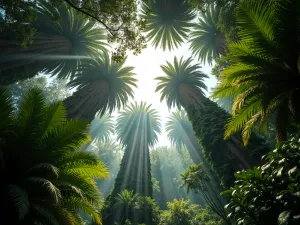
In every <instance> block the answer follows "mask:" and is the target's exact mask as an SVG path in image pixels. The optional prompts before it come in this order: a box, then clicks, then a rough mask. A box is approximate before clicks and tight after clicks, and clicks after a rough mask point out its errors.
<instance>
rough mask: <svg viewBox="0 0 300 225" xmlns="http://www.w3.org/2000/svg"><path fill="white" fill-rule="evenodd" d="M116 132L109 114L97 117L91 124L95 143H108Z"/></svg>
mask: <svg viewBox="0 0 300 225" xmlns="http://www.w3.org/2000/svg"><path fill="white" fill-rule="evenodd" d="M113 132H114V122H113V120H112V118H111V117H110V116H109V115H108V114H104V115H103V116H102V117H100V115H96V117H95V119H94V120H93V121H92V123H91V136H92V138H93V140H94V141H97V142H107V141H108V140H109V138H110V135H111V134H113Z"/></svg>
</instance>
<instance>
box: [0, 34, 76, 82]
mask: <svg viewBox="0 0 300 225" xmlns="http://www.w3.org/2000/svg"><path fill="white" fill-rule="evenodd" d="M71 49H72V43H71V41H70V40H69V39H67V38H66V37H64V36H57V35H48V34H38V35H37V36H35V37H34V38H33V43H32V44H30V45H29V46H27V47H26V48H23V47H21V46H20V45H19V44H18V42H17V41H15V40H13V39H12V37H11V36H10V35H5V34H4V35H1V36H0V84H2V85H8V84H11V83H14V82H16V81H19V80H24V79H28V78H31V77H33V76H35V75H37V73H38V72H40V71H42V70H43V69H44V68H49V67H51V66H53V65H55V62H56V61H57V60H58V59H59V57H60V56H65V55H67V54H69V53H70V51H71Z"/></svg>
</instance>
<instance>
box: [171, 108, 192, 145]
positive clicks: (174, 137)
mask: <svg viewBox="0 0 300 225" xmlns="http://www.w3.org/2000/svg"><path fill="white" fill-rule="evenodd" d="M165 129H166V131H167V133H168V138H169V140H170V141H171V143H172V144H173V145H175V146H176V147H177V148H181V147H183V146H184V145H186V144H187V143H186V141H187V133H188V132H192V133H193V126H192V124H191V122H190V121H189V120H188V117H187V115H186V112H185V111H183V110H177V111H175V112H173V113H172V114H171V115H170V116H169V117H168V120H167V123H166V128H165Z"/></svg>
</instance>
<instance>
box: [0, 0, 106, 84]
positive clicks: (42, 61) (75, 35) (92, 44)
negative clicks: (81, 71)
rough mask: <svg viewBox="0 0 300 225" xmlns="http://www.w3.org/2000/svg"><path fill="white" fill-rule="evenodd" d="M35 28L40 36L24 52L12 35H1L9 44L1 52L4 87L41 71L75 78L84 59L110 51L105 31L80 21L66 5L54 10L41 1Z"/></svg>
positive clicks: (61, 76)
mask: <svg viewBox="0 0 300 225" xmlns="http://www.w3.org/2000/svg"><path fill="white" fill-rule="evenodd" d="M31 26H32V27H34V28H35V29H36V30H37V34H36V35H35V36H34V37H33V43H32V44H30V45H29V46H27V47H26V48H23V49H22V48H21V47H20V46H19V45H18V43H17V42H16V41H14V39H13V37H12V36H11V35H10V34H9V33H3V35H1V39H2V41H3V42H6V43H7V44H6V45H5V46H3V47H2V48H3V49H2V51H1V53H0V54H1V55H0V56H1V58H2V59H3V60H2V61H1V70H0V75H1V84H4V85H6V84H10V83H13V82H15V81H17V80H22V79H26V78H30V77H33V76H34V75H36V74H37V73H38V72H43V73H46V74H52V75H57V77H58V78H74V76H75V74H76V72H77V70H76V69H77V67H78V66H79V65H81V64H82V62H83V61H84V60H87V59H89V58H90V57H95V56H97V55H99V53H100V52H101V51H102V52H105V51H107V46H108V45H107V43H106V36H105V33H104V30H103V29H102V28H101V27H99V26H96V25H95V23H93V22H92V21H88V20H85V19H83V18H80V17H79V16H78V15H76V13H75V11H74V10H73V9H68V7H67V5H66V4H60V5H59V6H57V7H53V5H52V4H51V3H49V2H48V1H44V0H40V1H39V3H38V7H37V20H36V21H35V22H34V23H32V24H31ZM8 41H9V42H8Z"/></svg>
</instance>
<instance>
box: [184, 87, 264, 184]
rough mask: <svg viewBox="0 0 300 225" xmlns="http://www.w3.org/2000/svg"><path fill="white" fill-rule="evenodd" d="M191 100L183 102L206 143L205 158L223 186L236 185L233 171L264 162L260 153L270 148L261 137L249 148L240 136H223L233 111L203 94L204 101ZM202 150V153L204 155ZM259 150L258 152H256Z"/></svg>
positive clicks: (197, 134) (196, 130)
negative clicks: (192, 101) (227, 110)
mask: <svg viewBox="0 0 300 225" xmlns="http://www.w3.org/2000/svg"><path fill="white" fill-rule="evenodd" d="M191 94H192V93H191ZM190 102H191V101H189V102H188V103H185V104H183V105H184V107H185V109H186V111H187V114H188V117H189V119H190V121H191V122H192V125H193V129H194V131H195V133H196V136H197V137H198V138H199V142H200V143H201V146H202V147H203V154H204V158H205V159H206V160H207V161H208V162H209V163H210V165H211V168H212V170H213V172H214V173H215V174H216V175H217V177H218V178H219V180H220V181H221V182H222V185H223V186H225V187H230V186H232V185H233V182H234V175H233V174H234V172H237V171H239V170H242V169H249V168H252V167H253V166H255V165H260V164H261V155H262V154H264V153H265V152H267V151H268V149H267V148H266V147H264V146H263V145H262V142H261V140H259V139H258V138H256V137H254V138H253V141H252V142H250V143H249V147H247V148H246V147H244V146H243V143H242V141H241V137H239V136H233V137H232V138H230V139H229V140H224V139H223V135H224V127H225V124H226V121H227V120H228V118H229V117H230V115H229V114H228V113H227V112H226V111H225V110H223V109H221V108H220V107H219V106H218V105H217V104H216V103H214V102H212V101H211V100H209V99H207V98H204V97H203V98H202V102H201V104H190ZM253 136H254V135H253ZM200 150H201V149H199V150H198V152H199V155H202V151H200ZM258 150H259V151H260V153H259V154H257V153H256V152H257V151H258Z"/></svg>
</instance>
